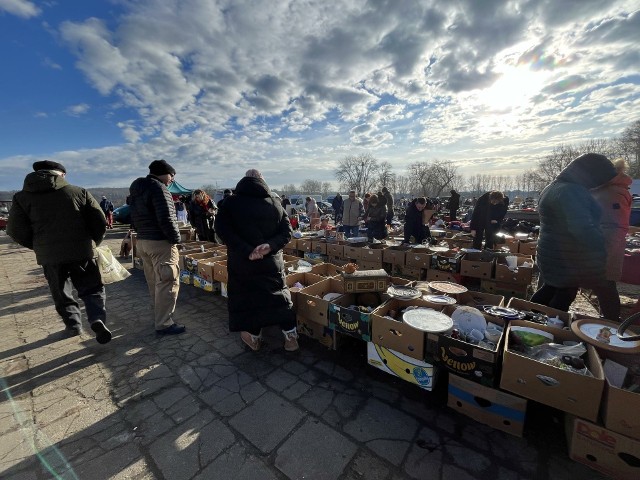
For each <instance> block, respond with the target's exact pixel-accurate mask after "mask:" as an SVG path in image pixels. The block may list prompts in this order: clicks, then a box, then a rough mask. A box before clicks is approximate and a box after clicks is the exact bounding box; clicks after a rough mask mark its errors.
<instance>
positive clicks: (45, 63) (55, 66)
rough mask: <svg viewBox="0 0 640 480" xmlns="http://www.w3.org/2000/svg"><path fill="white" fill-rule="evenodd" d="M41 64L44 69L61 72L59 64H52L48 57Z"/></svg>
mask: <svg viewBox="0 0 640 480" xmlns="http://www.w3.org/2000/svg"><path fill="white" fill-rule="evenodd" d="M42 64H43V65H44V66H45V67H48V68H52V69H54V70H62V67H61V66H60V65H59V64H57V63H56V62H54V61H53V60H51V59H50V58H49V57H46V58H45V59H44V60H43V61H42Z"/></svg>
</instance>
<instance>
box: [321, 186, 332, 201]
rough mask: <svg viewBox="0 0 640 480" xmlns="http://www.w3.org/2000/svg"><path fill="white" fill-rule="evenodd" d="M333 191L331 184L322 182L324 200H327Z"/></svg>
mask: <svg viewBox="0 0 640 480" xmlns="http://www.w3.org/2000/svg"><path fill="white" fill-rule="evenodd" d="M331 191H332V189H331V183H329V182H322V198H327V196H329V192H331Z"/></svg>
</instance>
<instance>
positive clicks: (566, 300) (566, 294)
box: [531, 280, 620, 322]
mask: <svg viewBox="0 0 640 480" xmlns="http://www.w3.org/2000/svg"><path fill="white" fill-rule="evenodd" d="M582 287H583V288H588V289H590V290H591V291H592V292H593V293H594V294H595V295H596V297H597V298H598V305H599V306H600V315H602V316H603V317H604V318H606V319H607V320H613V321H614V322H617V321H619V320H620V295H619V294H618V289H617V287H616V282H614V281H612V280H603V281H601V282H585V284H584V285H582ZM577 294H578V288H577V287H575V288H574V287H570V288H559V287H554V286H552V285H548V284H546V283H543V284H542V286H541V287H540V288H539V289H538V291H537V292H536V293H534V294H533V296H532V297H531V301H532V302H533V303H539V304H540V305H546V306H548V307H551V308H555V309H556V310H562V311H563V312H568V311H569V307H570V306H571V304H572V303H573V301H574V300H575V299H576V295H577Z"/></svg>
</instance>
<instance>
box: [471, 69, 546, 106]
mask: <svg viewBox="0 0 640 480" xmlns="http://www.w3.org/2000/svg"><path fill="white" fill-rule="evenodd" d="M546 77H547V75H546V74H545V73H544V72H533V71H531V70H529V69H528V68H526V67H514V68H510V69H509V70H505V72H504V73H503V74H502V76H501V77H500V79H498V81H497V82H496V83H494V84H493V85H492V86H491V87H489V88H487V89H486V90H483V91H482V92H480V94H479V95H478V100H479V101H480V103H482V104H484V105H486V106H488V107H489V108H491V109H495V110H506V109H517V108H519V107H524V106H525V105H526V104H527V103H528V102H529V100H530V99H531V97H533V96H535V95H537V94H538V93H539V92H540V89H541V88H542V86H543V85H544V83H545V80H546Z"/></svg>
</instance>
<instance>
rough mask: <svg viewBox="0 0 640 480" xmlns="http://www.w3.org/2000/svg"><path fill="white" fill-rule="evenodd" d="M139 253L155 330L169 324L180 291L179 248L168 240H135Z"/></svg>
mask: <svg viewBox="0 0 640 480" xmlns="http://www.w3.org/2000/svg"><path fill="white" fill-rule="evenodd" d="M136 247H137V254H138V256H139V257H140V258H141V259H142V266H143V267H144V276H145V278H146V279H147V286H148V287H149V296H150V297H151V305H152V308H153V311H154V316H155V326H156V330H162V329H163V328H167V327H170V326H171V325H172V324H173V323H174V321H173V312H174V311H175V309H176V301H177V300H178V292H179V290H180V276H179V275H180V271H179V268H178V258H179V256H178V248H177V247H176V246H175V245H172V244H170V243H169V242H167V241H166V240H141V239H138V240H137V242H136Z"/></svg>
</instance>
